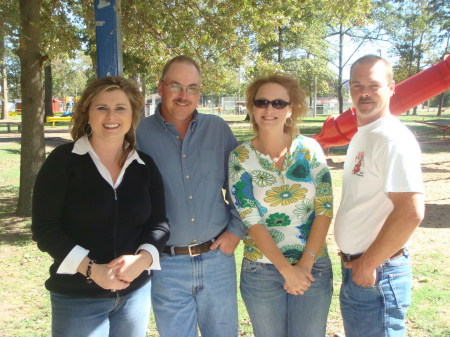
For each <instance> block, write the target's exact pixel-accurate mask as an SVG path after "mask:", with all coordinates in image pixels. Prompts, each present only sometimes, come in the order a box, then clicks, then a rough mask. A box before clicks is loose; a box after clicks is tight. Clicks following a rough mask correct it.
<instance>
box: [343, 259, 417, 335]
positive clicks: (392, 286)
mask: <svg viewBox="0 0 450 337" xmlns="http://www.w3.org/2000/svg"><path fill="white" fill-rule="evenodd" d="M411 282H412V275H411V264H410V260H409V254H408V252H407V251H405V253H404V255H403V256H402V257H399V258H396V259H394V260H387V261H386V262H385V263H383V264H382V265H381V266H379V267H378V268H377V280H376V283H375V285H374V286H373V287H361V286H359V285H357V284H355V283H354V282H353V281H352V270H351V269H347V268H345V267H344V265H342V285H341V292H340V296H339V299H340V303H341V313H342V318H343V320H344V329H345V335H346V336H347V337H361V336H364V337H388V336H389V337H394V336H395V337H399V336H405V335H406V328H405V314H406V310H407V309H408V307H409V305H410V304H411Z"/></svg>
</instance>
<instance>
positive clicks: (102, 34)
mask: <svg viewBox="0 0 450 337" xmlns="http://www.w3.org/2000/svg"><path fill="white" fill-rule="evenodd" d="M120 1H121V0H95V1H94V7H95V26H96V29H95V33H96V34H95V35H96V44H97V77H99V78H100V77H107V76H121V75H122V72H123V61H122V22H121V19H120Z"/></svg>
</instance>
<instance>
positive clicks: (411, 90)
mask: <svg viewBox="0 0 450 337" xmlns="http://www.w3.org/2000/svg"><path fill="white" fill-rule="evenodd" d="M449 88H450V55H447V56H446V57H445V59H444V60H443V61H441V62H439V63H436V64H434V65H432V66H431V67H430V68H428V69H425V70H423V71H421V72H420V73H417V74H415V75H414V76H411V77H410V78H408V79H406V80H404V81H402V82H400V83H399V84H397V85H396V86H395V92H394V95H393V96H392V97H391V103H390V105H389V108H390V110H391V113H392V114H393V115H396V116H398V115H401V114H402V113H404V112H405V111H407V110H409V109H412V108H414V107H415V106H417V105H419V104H420V103H423V102H425V101H426V100H428V99H430V98H432V97H434V96H437V95H439V94H440V93H442V92H444V91H446V90H448V89H449ZM355 113H356V111H355V108H350V109H348V110H347V111H345V112H343V113H342V114H341V115H337V116H330V117H328V118H327V119H326V120H325V122H324V123H323V126H322V131H321V132H320V133H319V134H317V135H314V136H313V138H314V139H315V140H317V141H318V142H319V144H320V145H321V146H322V147H323V148H329V147H331V146H341V145H346V144H348V143H349V142H350V139H352V137H353V135H354V134H355V133H356V131H357V126H356V115H355Z"/></svg>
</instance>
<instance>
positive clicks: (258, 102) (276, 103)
mask: <svg viewBox="0 0 450 337" xmlns="http://www.w3.org/2000/svg"><path fill="white" fill-rule="evenodd" d="M269 104H271V105H272V107H273V108H274V109H284V108H285V107H287V106H288V105H289V102H286V101H283V100H282V99H274V100H273V101H268V100H267V99H255V100H254V101H253V105H254V106H256V107H257V108H260V109H264V108H267V107H268V106H269Z"/></svg>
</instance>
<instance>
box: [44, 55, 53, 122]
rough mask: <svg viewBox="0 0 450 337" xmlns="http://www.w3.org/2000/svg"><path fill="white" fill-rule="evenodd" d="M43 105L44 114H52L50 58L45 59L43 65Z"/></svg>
mask: <svg viewBox="0 0 450 337" xmlns="http://www.w3.org/2000/svg"><path fill="white" fill-rule="evenodd" d="M44 74H45V75H44V105H45V116H44V122H45V117H46V116H53V108H52V98H53V76H52V64H51V62H50V60H48V61H47V65H46V66H45V67H44Z"/></svg>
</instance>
